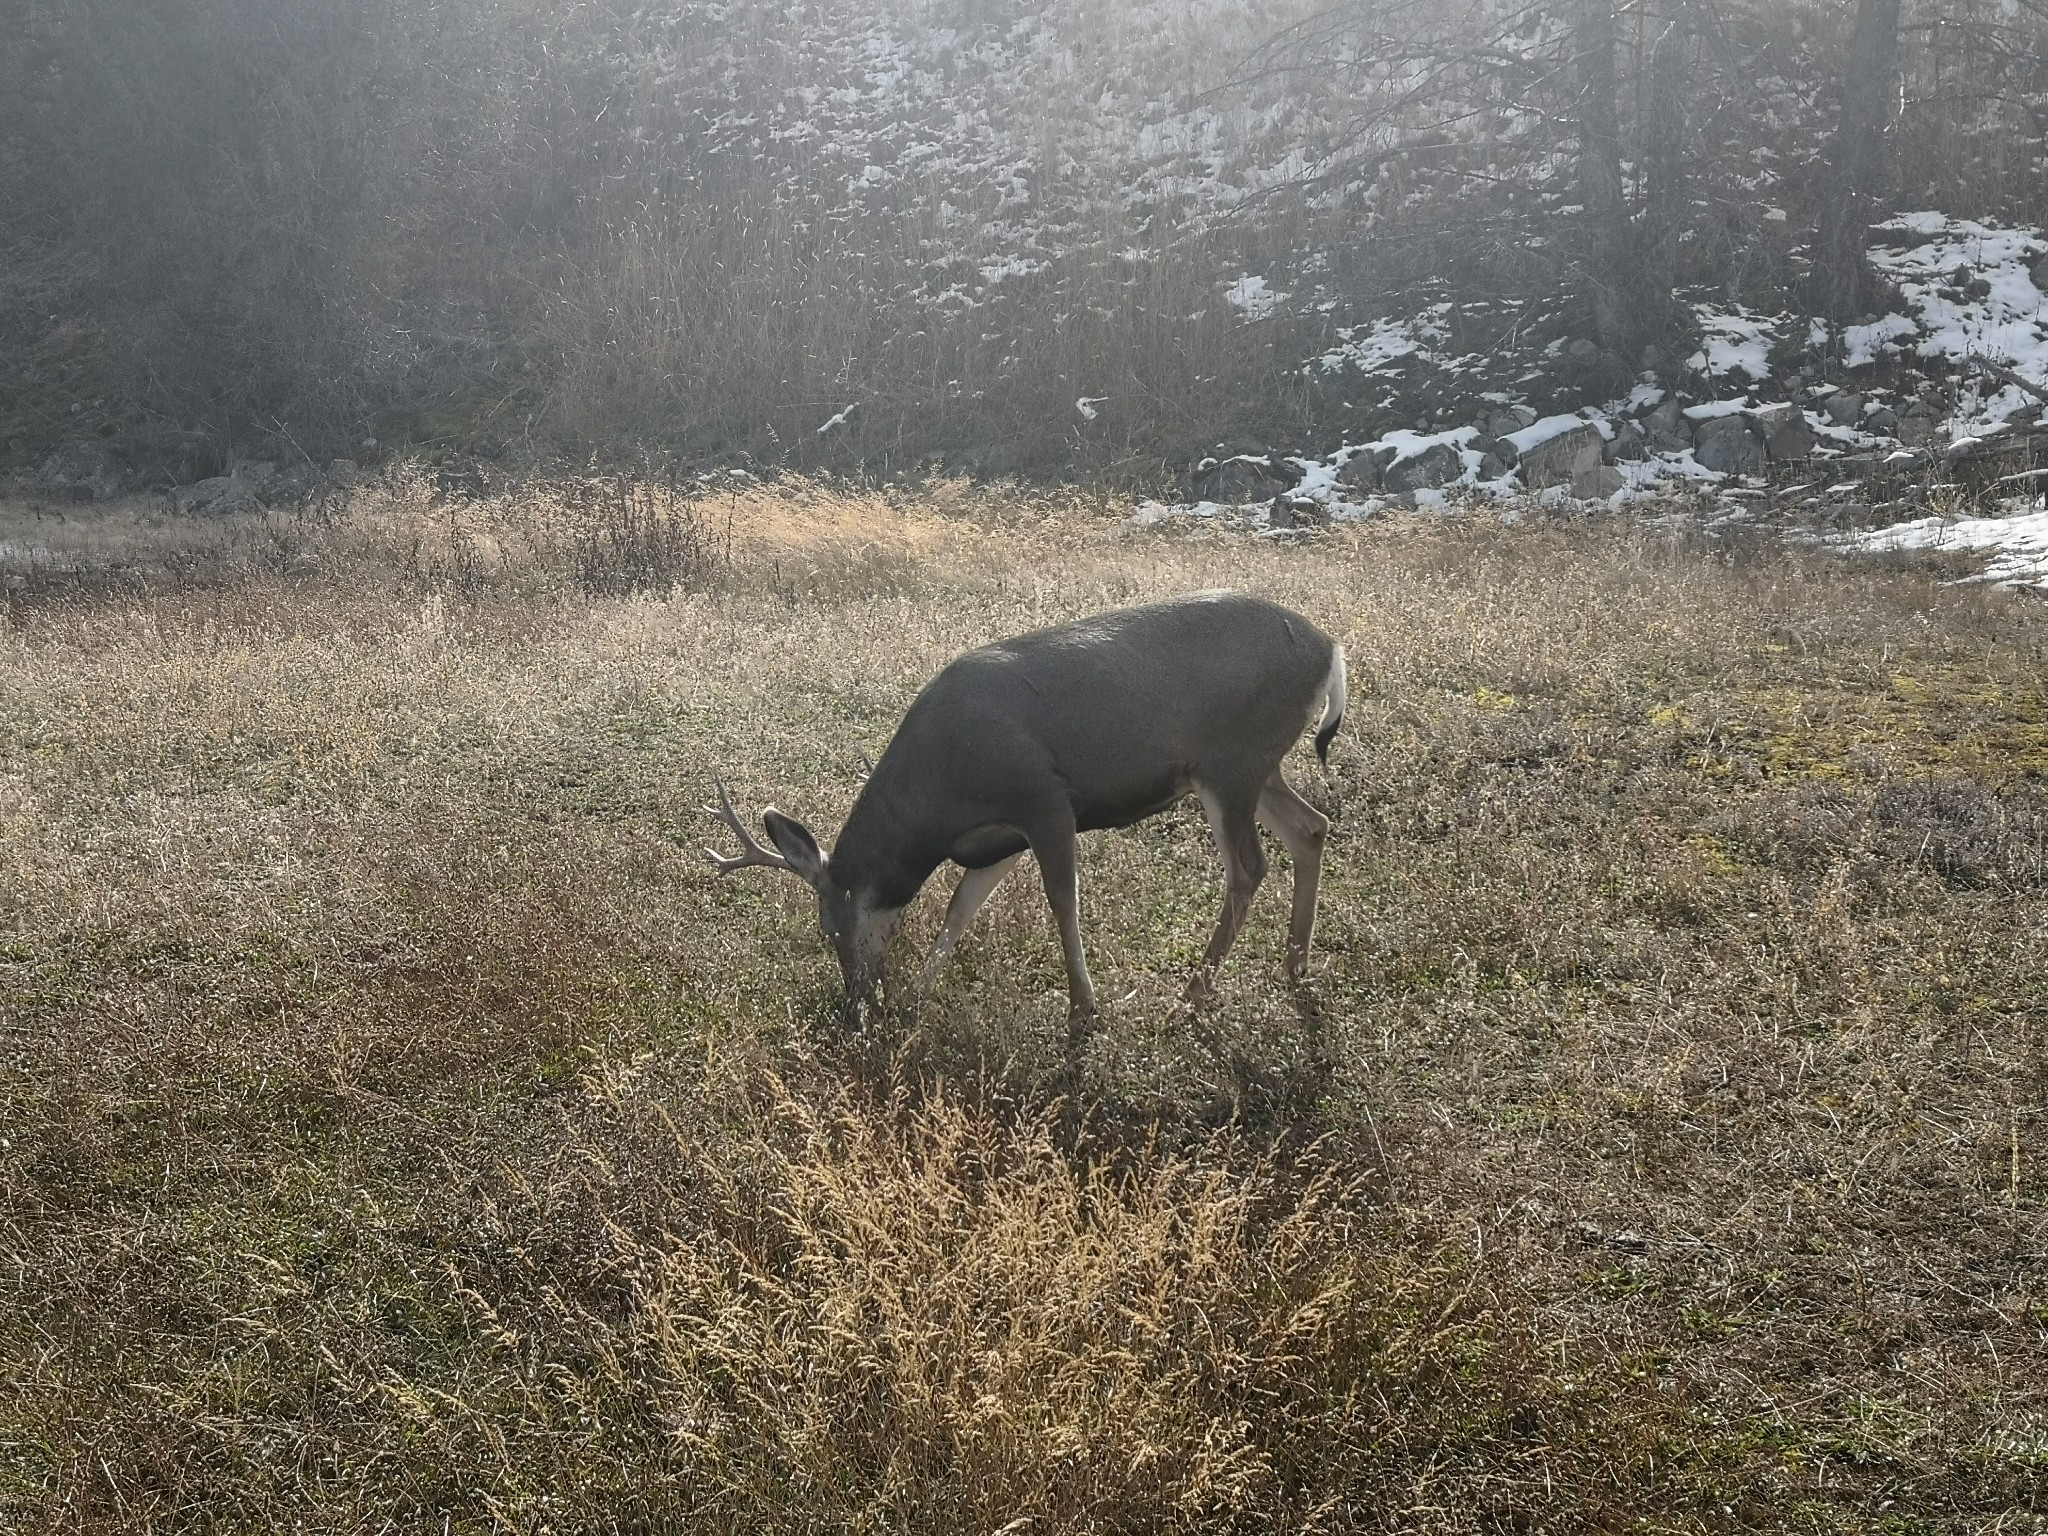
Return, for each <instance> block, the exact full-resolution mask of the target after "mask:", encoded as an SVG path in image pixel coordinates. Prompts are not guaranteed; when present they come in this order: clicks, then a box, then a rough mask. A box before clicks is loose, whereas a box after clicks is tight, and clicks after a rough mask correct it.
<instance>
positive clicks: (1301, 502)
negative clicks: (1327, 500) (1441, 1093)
mask: <svg viewBox="0 0 2048 1536" xmlns="http://www.w3.org/2000/svg"><path fill="white" fill-rule="evenodd" d="M1267 521H1268V523H1270V524H1271V525H1272V526H1273V527H1275V528H1325V527H1328V526H1329V522H1330V509H1329V508H1328V507H1327V506H1325V505H1324V504H1323V503H1322V502H1320V501H1317V500H1316V499H1315V497H1313V496H1294V495H1287V496H1275V497H1274V498H1273V506H1272V509H1271V510H1270V511H1269V512H1268V513H1267Z"/></svg>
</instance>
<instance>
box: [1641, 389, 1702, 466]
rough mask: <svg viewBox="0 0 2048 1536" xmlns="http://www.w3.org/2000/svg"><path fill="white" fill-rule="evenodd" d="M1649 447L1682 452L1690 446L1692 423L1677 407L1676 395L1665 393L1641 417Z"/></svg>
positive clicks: (1660, 450)
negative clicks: (1662, 397) (1654, 406)
mask: <svg viewBox="0 0 2048 1536" xmlns="http://www.w3.org/2000/svg"><path fill="white" fill-rule="evenodd" d="M1643 427H1644V430H1645V431H1647V432H1648V434H1649V440H1650V447H1651V448H1653V449H1655V450H1656V451H1657V452H1659V453H1682V452H1684V451H1685V450H1686V449H1688V448H1690V447H1691V446H1692V423H1691V422H1689V421H1687V420H1686V419H1685V412H1684V411H1683V410H1681V409H1680V408H1679V404H1678V397H1677V396H1675V395H1667V396H1666V397H1665V398H1664V400H1663V401H1662V402H1661V403H1659V405H1658V406H1657V408H1656V409H1655V410H1653V411H1651V412H1649V413H1648V414H1647V415H1646V416H1644V417H1643Z"/></svg>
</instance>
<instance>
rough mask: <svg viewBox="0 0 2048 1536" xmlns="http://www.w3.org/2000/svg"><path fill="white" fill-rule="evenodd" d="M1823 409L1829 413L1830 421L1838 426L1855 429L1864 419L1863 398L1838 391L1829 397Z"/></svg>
mask: <svg viewBox="0 0 2048 1536" xmlns="http://www.w3.org/2000/svg"><path fill="white" fill-rule="evenodd" d="M1821 409H1822V410H1824V411H1826V412H1827V413H1828V420H1829V421H1832V422H1833V423H1834V424H1835V425H1836V426H1838V427H1853V426H1855V425H1856V423H1857V422H1859V421H1861V420H1862V419H1863V397H1862V396H1861V395H1852V394H1850V393H1849V391H1848V390H1846V389H1838V390H1836V391H1835V392H1834V393H1833V394H1832V395H1829V396H1828V398H1827V403H1826V404H1824V405H1823V406H1822V407H1821Z"/></svg>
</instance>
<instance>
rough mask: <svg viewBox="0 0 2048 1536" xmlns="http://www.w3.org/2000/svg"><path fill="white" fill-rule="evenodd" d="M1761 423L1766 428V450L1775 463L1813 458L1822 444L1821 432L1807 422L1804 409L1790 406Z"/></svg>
mask: <svg viewBox="0 0 2048 1536" xmlns="http://www.w3.org/2000/svg"><path fill="white" fill-rule="evenodd" d="M1761 425H1762V426H1763V429H1764V451H1765V452H1766V453H1767V454H1769V455H1770V458H1771V462H1772V463H1774V464H1784V463H1789V462H1791V461H1792V460H1795V459H1805V458H1811V457H1812V456H1813V450H1814V449H1815V448H1817V447H1819V446H1820V434H1819V433H1817V432H1815V431H1814V430H1813V428H1812V427H1810V426H1808V425H1807V424H1806V413H1805V412H1804V411H1800V410H1797V409H1792V408H1788V409H1787V411H1786V412H1785V413H1784V414H1782V415H1780V416H1778V417H1776V418H1775V419H1774V420H1772V421H1768V422H1763V423H1761Z"/></svg>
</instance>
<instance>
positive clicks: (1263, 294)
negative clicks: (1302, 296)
mask: <svg viewBox="0 0 2048 1536" xmlns="http://www.w3.org/2000/svg"><path fill="white" fill-rule="evenodd" d="M1223 297H1224V298H1226V299H1228V300H1229V301H1230V303H1231V305H1232V307H1234V308H1235V309H1236V310H1237V312H1238V313H1239V314H1240V315H1243V316H1244V317H1245V319H1247V320H1264V319H1265V318H1267V317H1268V316H1269V315H1271V314H1272V313H1273V311H1274V310H1276V309H1278V308H1279V307H1280V306H1281V304H1282V303H1284V302H1285V301H1286V300H1287V299H1288V298H1289V297H1290V295H1288V294H1285V293H1281V292H1280V291H1278V290H1277V289H1275V288H1273V287H1272V286H1271V285H1270V284H1268V283H1267V281H1266V280H1265V279H1264V278H1263V277H1257V276H1253V275H1250V274H1247V275H1246V276H1244V277H1240V278H1239V279H1238V280H1237V281H1236V282H1234V283H1232V284H1230V285H1229V286H1228V287H1227V288H1225V289H1224V290H1223Z"/></svg>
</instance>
